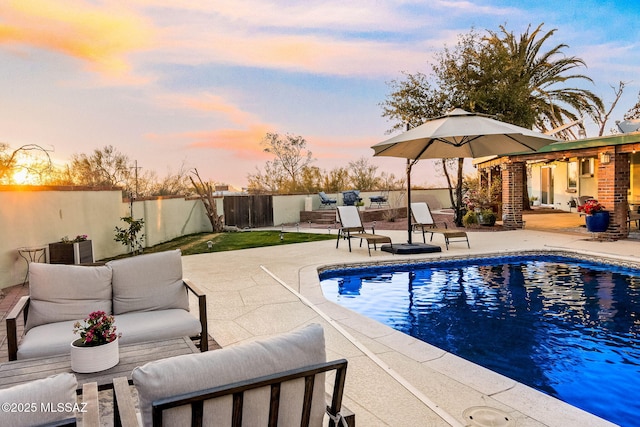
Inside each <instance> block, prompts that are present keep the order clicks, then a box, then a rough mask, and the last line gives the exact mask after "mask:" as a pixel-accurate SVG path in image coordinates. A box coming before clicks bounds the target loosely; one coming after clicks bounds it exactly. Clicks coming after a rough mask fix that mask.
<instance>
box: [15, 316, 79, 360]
mask: <svg viewBox="0 0 640 427" xmlns="http://www.w3.org/2000/svg"><path fill="white" fill-rule="evenodd" d="M74 323H75V320H67V321H64V322H56V323H47V324H44V325H40V326H36V327H34V328H31V329H30V330H29V331H28V332H27V333H26V334H25V335H24V336H23V337H22V340H21V341H20V345H18V360H21V359H31V358H34V357H46V356H55V355H59V354H69V351H70V350H69V346H70V345H71V342H72V341H75V340H77V339H78V338H79V336H78V335H76V334H74V333H73V324H74Z"/></svg>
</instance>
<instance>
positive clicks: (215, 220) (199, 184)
mask: <svg viewBox="0 0 640 427" xmlns="http://www.w3.org/2000/svg"><path fill="white" fill-rule="evenodd" d="M191 174H192V175H193V176H189V179H190V180H191V184H193V188H194V189H195V191H196V193H198V196H200V200H202V204H203V205H204V208H205V210H206V211H207V218H209V222H211V228H212V230H213V232H214V233H220V232H221V231H222V229H223V218H224V215H218V208H217V206H216V201H215V199H214V198H213V186H212V185H211V182H210V181H207V182H204V181H203V180H202V178H201V177H200V174H199V173H198V169H194V170H193V171H191ZM194 176H195V177H196V178H197V181H196V180H195V179H193V177H194Z"/></svg>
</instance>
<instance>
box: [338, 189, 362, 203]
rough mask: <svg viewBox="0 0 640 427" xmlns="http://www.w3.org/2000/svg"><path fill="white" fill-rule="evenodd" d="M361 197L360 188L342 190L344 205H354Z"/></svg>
mask: <svg viewBox="0 0 640 427" xmlns="http://www.w3.org/2000/svg"><path fill="white" fill-rule="evenodd" d="M361 201H362V197H360V190H349V191H343V192H342V204H343V205H345V206H355V205H356V203H360V202H361Z"/></svg>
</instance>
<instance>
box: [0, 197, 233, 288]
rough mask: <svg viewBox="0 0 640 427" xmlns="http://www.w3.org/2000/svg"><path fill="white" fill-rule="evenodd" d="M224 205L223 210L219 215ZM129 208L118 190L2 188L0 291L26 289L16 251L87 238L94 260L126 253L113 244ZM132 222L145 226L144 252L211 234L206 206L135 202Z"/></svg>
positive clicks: (172, 201)
mask: <svg viewBox="0 0 640 427" xmlns="http://www.w3.org/2000/svg"><path fill="white" fill-rule="evenodd" d="M221 208H222V205H220V212H222V210H221ZM129 214H130V205H129V203H125V202H123V201H122V193H121V191H120V190H105V191H96V190H88V191H79V190H70V191H64V190H59V191H56V190H45V189H39V190H35V189H30V190H23V191H16V187H4V188H2V187H0V236H2V239H0V288H4V287H7V286H12V285H16V284H19V283H22V281H23V280H24V277H25V273H26V261H25V260H24V259H22V258H21V257H20V256H19V253H18V248H20V247H34V246H46V245H47V244H49V243H53V242H58V241H60V240H61V238H62V237H64V236H67V237H69V238H70V239H73V238H75V237H76V236H77V235H80V234H86V235H87V236H89V239H91V240H92V243H93V254H94V258H95V259H96V260H100V259H104V258H108V257H112V256H116V255H119V254H122V253H125V252H126V249H125V247H124V246H123V245H122V244H120V243H118V242H116V241H115V240H114V236H115V227H116V226H119V227H124V226H126V224H125V223H124V222H123V221H121V219H120V218H122V217H125V216H129ZM133 217H134V218H136V219H139V218H143V219H144V220H145V230H144V233H145V235H146V246H153V245H155V244H158V243H161V242H164V241H168V240H171V239H173V238H176V237H179V236H181V235H185V234H191V233H198V232H203V231H210V230H211V225H210V223H209V221H208V219H207V217H206V214H205V211H204V208H203V206H202V202H200V201H199V200H195V199H194V200H185V199H184V198H168V199H157V200H146V201H136V202H134V204H133Z"/></svg>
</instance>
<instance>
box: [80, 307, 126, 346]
mask: <svg viewBox="0 0 640 427" xmlns="http://www.w3.org/2000/svg"><path fill="white" fill-rule="evenodd" d="M114 322H115V319H114V317H113V316H112V315H110V314H107V313H105V312H104V311H94V312H93V313H90V314H89V317H87V318H86V319H84V325H83V324H81V323H80V322H76V323H75V324H74V325H73V333H74V334H80V340H79V341H80V345H82V346H85V347H94V346H98V345H103V344H108V343H110V342H112V341H114V340H115V339H116V338H118V337H120V336H122V334H116V326H115V325H114Z"/></svg>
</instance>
